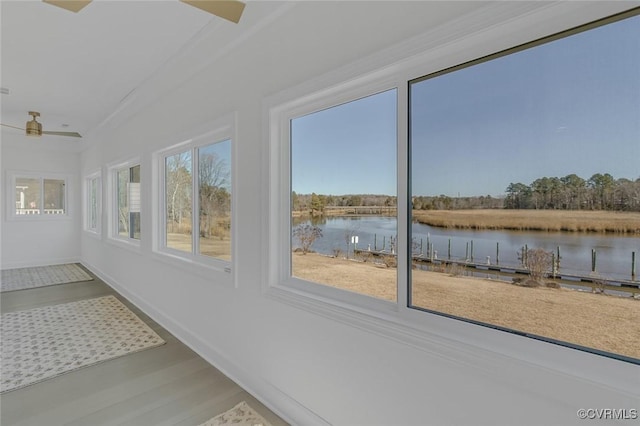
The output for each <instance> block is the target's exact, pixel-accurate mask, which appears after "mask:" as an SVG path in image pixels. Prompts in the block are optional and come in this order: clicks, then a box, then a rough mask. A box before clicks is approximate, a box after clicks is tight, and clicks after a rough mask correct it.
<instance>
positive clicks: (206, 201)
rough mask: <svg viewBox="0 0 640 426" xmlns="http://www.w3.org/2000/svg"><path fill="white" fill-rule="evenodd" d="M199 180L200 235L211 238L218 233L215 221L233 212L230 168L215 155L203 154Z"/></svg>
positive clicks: (199, 160) (199, 168)
mask: <svg viewBox="0 0 640 426" xmlns="http://www.w3.org/2000/svg"><path fill="white" fill-rule="evenodd" d="M198 178H199V187H198V194H199V201H200V216H199V223H200V235H201V236H203V237H209V236H211V235H214V234H215V233H216V232H215V231H216V228H217V227H216V226H215V224H214V219H216V218H220V217H227V216H229V214H230V212H231V194H230V173H229V168H228V166H227V164H226V162H225V161H224V160H223V159H221V158H219V157H218V156H217V155H216V154H215V153H206V152H203V153H201V154H200V156H199V159H198ZM218 231H219V230H218ZM218 233H219V234H220V233H221V231H220V232H218Z"/></svg>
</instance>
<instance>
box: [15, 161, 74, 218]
mask: <svg viewBox="0 0 640 426" xmlns="http://www.w3.org/2000/svg"><path fill="white" fill-rule="evenodd" d="M21 178H26V179H37V180H38V181H39V183H40V190H39V192H40V198H41V200H42V201H43V203H42V205H41V206H40V207H39V208H38V210H40V213H38V214H17V213H16V195H17V191H16V180H17V179H21ZM45 180H61V181H63V182H64V183H63V186H64V195H63V202H64V208H63V210H64V213H60V214H45V213H44V210H46V209H45V208H44V182H45ZM6 182H7V192H6V194H7V197H8V198H9V199H8V200H7V204H6V205H7V218H8V220H11V221H24V220H27V221H29V220H31V221H34V220H36V221H38V220H44V221H48V220H54V221H55V220H67V219H70V218H71V214H70V203H71V193H70V186H69V185H70V182H71V177H70V176H69V175H67V174H62V173H53V172H51V173H49V172H43V173H40V172H28V171H15V170H11V171H7V180H6Z"/></svg>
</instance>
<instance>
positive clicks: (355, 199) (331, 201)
mask: <svg viewBox="0 0 640 426" xmlns="http://www.w3.org/2000/svg"><path fill="white" fill-rule="evenodd" d="M396 203H397V197H395V196H391V195H375V194H349V195H323V194H316V193H315V192H313V193H311V194H297V193H296V192H295V191H293V192H292V193H291V205H292V207H293V210H295V211H311V212H314V211H315V212H322V211H323V210H324V208H325V207H353V206H395V205H396Z"/></svg>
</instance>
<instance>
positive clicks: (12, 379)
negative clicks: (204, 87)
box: [0, 296, 165, 392]
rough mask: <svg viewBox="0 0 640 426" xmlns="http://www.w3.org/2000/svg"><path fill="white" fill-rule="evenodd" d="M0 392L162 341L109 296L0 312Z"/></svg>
mask: <svg viewBox="0 0 640 426" xmlns="http://www.w3.org/2000/svg"><path fill="white" fill-rule="evenodd" d="M1 322H2V324H1V325H0V332H1V334H2V340H1V341H0V366H1V371H2V381H1V386H0V392H7V391H12V390H15V389H19V388H21V387H24V386H28V385H31V384H34V383H37V382H40V381H42V380H45V379H50V378H52V377H55V376H59V375H61V374H64V373H68V372H70V371H72V370H75V369H77V368H81V367H86V366H89V365H93V364H96V363H99V362H102V361H106V360H109V359H113V358H116V357H119V356H122V355H127V354H130V353H134V352H138V351H141V350H143V349H148V348H152V347H155V346H160V345H162V344H164V343H165V341H164V340H162V338H160V336H158V335H157V334H156V333H155V332H154V331H153V330H152V329H151V328H149V326H147V325H146V324H145V323H144V322H143V321H142V320H141V319H140V318H138V317H137V316H136V315H135V314H134V313H133V312H131V310H129V309H128V308H127V307H126V306H125V305H123V304H122V302H120V301H119V300H118V299H116V298H115V297H114V296H104V297H99V298H95V299H87V300H81V301H78V302H71V303H64V304H60V305H53V306H45V307H42V308H35V309H28V310H25V311H17V312H9V313H6V314H2V318H1Z"/></svg>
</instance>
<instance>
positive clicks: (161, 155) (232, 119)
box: [152, 113, 238, 282]
mask: <svg viewBox="0 0 640 426" xmlns="http://www.w3.org/2000/svg"><path fill="white" fill-rule="evenodd" d="M176 139H178V138H176ZM180 139H182V142H179V143H177V144H174V145H171V146H169V147H167V148H164V149H162V150H159V151H157V152H155V153H154V154H153V166H154V189H153V194H154V197H155V198H156V200H155V201H154V205H155V206H156V209H155V211H154V219H153V222H154V224H155V225H154V227H153V228H154V238H153V249H152V250H153V252H154V253H155V254H157V255H159V256H162V257H163V258H164V259H165V260H169V261H170V262H172V263H173V264H175V265H176V266H178V267H181V268H185V269H188V270H189V271H190V272H196V273H198V274H200V275H202V276H207V277H210V275H207V274H210V272H211V271H217V272H224V273H226V274H229V275H230V277H231V281H233V282H234V280H235V274H234V264H235V259H237V255H238V252H237V244H236V234H237V232H236V225H235V224H236V223H237V221H236V216H237V215H236V211H237V209H236V200H237V196H236V188H237V177H236V169H237V167H236V157H237V156H236V114H235V113H234V114H229V115H226V116H223V117H221V118H219V119H217V120H215V121H213V122H211V123H208V124H207V125H205V126H202V127H200V128H199V129H196V130H195V131H193V132H190V133H189V134H188V135H186V137H185V136H182V137H180ZM225 141H229V142H230V145H231V159H230V164H229V168H230V177H231V214H230V217H231V238H230V243H231V261H228V260H224V259H220V258H217V257H213V256H207V255H203V254H200V253H199V244H198V242H199V238H200V237H199V235H197V233H193V232H192V239H191V244H192V245H191V252H187V251H182V250H177V249H174V248H171V247H167V244H166V241H167V229H166V223H167V209H166V205H165V204H166V159H167V158H168V157H171V156H173V155H176V154H180V153H184V152H187V151H189V152H190V154H191V162H192V167H194V169H193V170H192V176H191V183H192V185H191V197H192V215H191V223H192V226H193V225H194V224H197V226H199V216H198V214H197V211H196V210H194V208H195V209H197V208H198V205H199V185H198V173H197V171H198V166H199V165H198V164H196V163H198V159H199V157H198V156H197V155H196V153H197V151H198V150H199V149H200V148H204V147H207V146H210V145H213V144H216V143H221V142H225ZM194 211H196V213H194Z"/></svg>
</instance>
